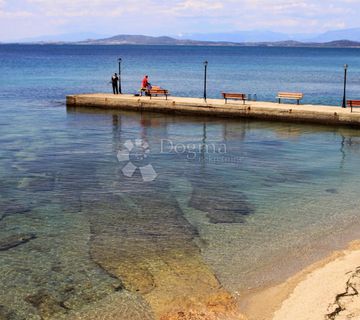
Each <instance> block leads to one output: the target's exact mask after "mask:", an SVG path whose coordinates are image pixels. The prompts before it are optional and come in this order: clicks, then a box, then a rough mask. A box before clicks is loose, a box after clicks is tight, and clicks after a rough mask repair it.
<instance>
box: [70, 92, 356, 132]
mask: <svg viewBox="0 0 360 320" xmlns="http://www.w3.org/2000/svg"><path fill="white" fill-rule="evenodd" d="M66 103H67V105H68V106H73V107H82V106H83V107H94V108H103V109H118V110H134V111H151V112H162V113H173V114H190V115H203V116H204V115H205V116H217V117H231V118H252V119H263V120H277V121H295V122H304V123H321V124H332V125H349V126H358V127H360V108H359V109H354V112H352V113H351V112H350V108H345V109H344V108H341V107H336V106H320V105H296V104H278V103H275V102H263V101H247V102H246V104H245V105H243V103H242V102H238V101H228V103H227V104H225V102H224V100H223V99H208V100H207V102H205V101H204V99H200V98H184V97H169V99H168V100H165V98H163V97H153V98H152V99H150V98H149V97H145V96H144V97H136V96H133V95H126V94H123V95H113V94H102V93H97V94H80V95H70V96H67V97H66Z"/></svg>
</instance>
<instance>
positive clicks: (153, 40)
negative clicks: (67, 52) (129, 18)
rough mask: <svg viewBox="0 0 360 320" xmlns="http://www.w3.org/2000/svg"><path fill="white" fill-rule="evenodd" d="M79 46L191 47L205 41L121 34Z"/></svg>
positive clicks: (89, 41)
mask: <svg viewBox="0 0 360 320" xmlns="http://www.w3.org/2000/svg"><path fill="white" fill-rule="evenodd" d="M78 43H79V44H98V45H111V44H112V45H119V44H134V45H136V44H138V45H193V44H195V45H196V44H204V45H206V44H207V42H205V41H196V40H195V41H194V40H180V39H175V38H171V37H166V36H162V37H151V36H144V35H126V34H121V35H117V36H113V37H110V38H105V39H98V40H96V39H95V40H85V41H80V42H78Z"/></svg>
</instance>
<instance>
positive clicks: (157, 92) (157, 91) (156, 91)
mask: <svg viewBox="0 0 360 320" xmlns="http://www.w3.org/2000/svg"><path fill="white" fill-rule="evenodd" d="M148 94H149V96H150V99H151V97H152V96H155V97H157V96H165V97H166V100H167V98H168V95H169V91H168V90H166V89H162V88H161V87H158V86H153V87H152V88H151V89H150V90H149V91H148Z"/></svg>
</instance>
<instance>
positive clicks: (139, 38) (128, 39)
mask: <svg viewBox="0 0 360 320" xmlns="http://www.w3.org/2000/svg"><path fill="white" fill-rule="evenodd" d="M29 43H30V44H55V45H56V44H73V45H169V46H233V47H235V46H236V47H256V46H261V47H315V48H360V42H358V41H351V40H336V41H329V42H307V41H306V42H302V41H294V40H287V41H266V42H230V41H199V40H190V39H176V38H172V37H168V36H161V37H153V36H145V35H117V36H113V37H109V38H104V39H87V40H83V41H35V42H27V44H29Z"/></svg>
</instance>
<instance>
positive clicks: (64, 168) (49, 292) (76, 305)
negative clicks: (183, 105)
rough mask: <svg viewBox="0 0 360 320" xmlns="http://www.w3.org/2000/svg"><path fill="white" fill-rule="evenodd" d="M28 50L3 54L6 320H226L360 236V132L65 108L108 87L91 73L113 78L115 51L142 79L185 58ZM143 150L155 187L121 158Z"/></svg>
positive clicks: (1, 243)
mask: <svg viewBox="0 0 360 320" xmlns="http://www.w3.org/2000/svg"><path fill="white" fill-rule="evenodd" d="M26 48H27V50H28V51H27V53H26V55H25V54H24V53H20V51H21V50H20V48H19V47H15V49H14V47H10V48H7V49H6V50H5V49H4V47H0V50H3V51H4V50H5V54H1V58H0V59H1V70H0V71H2V72H0V77H1V96H0V99H1V100H0V106H1V111H2V112H1V117H0V146H1V148H0V181H1V182H0V208H1V211H0V274H1V281H0V318H1V317H2V318H4V319H41V318H43V319H62V318H66V319H99V318H100V317H104V318H105V316H108V317H110V318H111V316H112V318H114V319H118V318H119V314H121V316H122V318H123V319H152V318H153V317H159V316H160V315H167V314H168V313H169V312H171V311H172V309H175V310H176V312H178V311H179V310H180V311H182V310H184V309H186V308H199V305H212V306H213V305H215V306H216V307H217V308H218V309H219V307H218V305H220V306H223V305H229V304H230V305H231V303H230V302H229V301H230V300H231V299H232V298H231V296H232V297H235V298H237V297H238V293H239V292H240V293H241V292H243V291H246V290H247V289H248V288H256V287H259V286H264V285H268V284H271V283H274V282H276V281H279V280H281V279H283V278H284V277H286V276H287V275H290V274H291V273H292V272H294V271H296V270H298V269H299V268H301V267H302V266H304V265H306V264H307V263H310V262H312V261H314V260H315V259H317V258H318V257H320V256H321V255H324V254H326V253H327V252H329V251H330V250H332V249H335V248H338V247H341V246H342V245H344V244H345V243H346V241H348V240H351V239H353V238H356V237H358V226H359V221H358V220H359V212H358V208H359V201H360V200H359V198H358V196H357V192H356V190H357V187H358V184H359V181H360V179H359V174H360V173H359V172H360V170H359V166H360V164H359V155H360V133H359V131H358V130H355V129H345V128H337V127H321V126H313V125H312V126H308V125H297V124H286V123H271V122H255V121H254V122H248V121H241V120H239V121H231V120H216V119H201V118H192V117H173V116H165V115H156V114H136V113H128V112H122V113H118V112H100V111H94V110H88V109H78V110H77V109H68V110H67V109H66V108H65V106H64V104H63V101H64V95H65V94H66V93H73V92H74V91H75V92H81V91H99V90H105V88H107V87H106V83H103V84H99V83H100V82H101V77H99V72H97V71H98V70H100V69H102V68H103V69H104V70H102V72H103V74H104V77H105V76H106V74H107V73H108V72H110V71H111V68H110V60H111V61H113V59H114V52H115V51H116V50H119V51H121V50H125V52H127V54H128V56H129V57H132V58H133V59H135V56H138V57H139V56H142V57H143V56H144V55H145V56H146V57H147V58H144V57H143V59H144V60H141V59H140V61H142V62H139V65H137V66H136V68H138V70H139V75H141V70H142V69H143V65H141V63H145V62H144V61H149V62H148V63H149V68H153V69H152V70H154V72H155V71H157V72H159V70H158V69H157V68H155V67H154V66H156V65H157V66H159V65H160V64H161V63H160V60H161V59H162V58H163V57H164V56H165V55H166V56H167V57H168V59H170V58H169V57H173V56H175V53H174V51H176V50H177V49H176V50H175V49H174V48H172V49H171V48H160V53H159V57H160V58H161V59H160V60H159V59H158V58H157V59H154V50H155V49H154V48H148V49H147V53H146V54H145V53H144V52H143V48H133V47H130V48H127V49H126V48H122V47H117V48H116V47H115V48H103V47H100V48H93V49H89V48H84V47H81V48H75V49H74V48H72V47H60V48H59V49H58V51H56V53H55V52H54V50H55V48H57V47H35V48H34V47H30V49H28V47H26ZM230 49H231V50H234V48H230ZM230 49H225V48H215V49H212V48H210V49H208V48H194V49H191V50H190V52H187V51H186V50H185V48H179V49H178V50H180V52H183V54H182V55H181V56H183V58H182V60H187V59H190V57H189V56H191V59H193V60H199V61H201V60H203V54H202V52H203V51H202V50H214V51H215V55H217V56H220V53H219V51H220V52H221V50H225V51H227V50H229V51H231V50H230ZM272 49H273V48H271V49H269V50H270V52H273V51H272ZM14 50H15V51H16V50H17V51H16V52H15V53H14ZM22 50H24V48H22ZM89 50H90V51H89ZM126 50H129V51H130V53H129V52H128V51H126ZM237 50H240V49H237ZM253 50H254V51H253V53H252V54H251V56H252V55H254V56H255V57H256V56H257V54H256V52H257V51H256V50H260V49H256V48H255V49H253ZM261 50H265V49H261ZM276 50H280V49H276ZM308 50H310V51H312V50H313V49H308ZM64 51H65V52H64ZM265 51H266V50H265ZM165 52H167V54H165ZM231 52H232V53H233V51H231ZM262 52H264V51H262ZM320 52H322V51H320ZM324 52H326V54H325V57H322V59H320V60H322V61H323V60H326V59H327V58H328V56H327V55H329V56H330V57H331V59H338V58H336V57H335V56H336V55H335V54H334V52H333V51H331V50H329V52H328V51H327V50H325V51H324ZM335 52H337V54H338V52H342V51H341V50H335ZM345 52H347V53H346V54H348V55H349V56H347V57H346V60H348V59H350V57H352V59H354V63H353V65H355V64H356V61H357V60H356V59H355V56H353V54H354V52H356V51H353V50H349V51H347V50H345ZM85 53H86V54H85ZM185 53H186V54H185ZM124 54H125V53H124ZM148 54H151V56H152V60H155V62H154V64H151V63H150V60H147V59H149V56H148ZM176 54H177V55H179V53H178V52H177V53H176ZM248 54H249V55H250V53H248ZM278 54H280V53H278ZM293 54H295V53H293ZM298 55H301V56H303V55H305V56H306V55H310V53H309V52H307V51H306V50H305V49H300V51H299V52H298V53H297V55H296V56H298ZM271 56H272V54H270V57H271ZM178 57H179V56H178ZM270 57H267V58H266V59H265V60H269V61H271V59H270ZM55 58H56V59H55ZM280 58H281V57H280ZM129 59H130V58H129ZM281 59H285V60H286V59H289V58H288V57H287V58H286V57H282V58H281ZM344 59H345V58H344ZM55 60H57V61H58V64H56V65H55V66H54V61H55ZM209 60H210V59H209ZM295 60H296V59H295ZM4 61H5V62H4ZM74 61H77V62H76V63H75V62H74ZM106 61H107V62H106ZM223 61H225V60H223ZM103 63H104V65H105V64H106V63H108V66H109V70H105V69H106V68H105V67H104V65H102V64H103ZM269 63H270V62H269ZM272 63H274V62H272ZM22 64H24V65H25V66H26V67H24V70H26V72H22V71H21V70H23V69H22V68H21V65H22ZM224 65H226V61H225V62H224ZM53 66H54V67H53ZM89 66H91V67H89ZM101 66H102V67H101ZM88 68H89V69H88ZM91 68H94V69H91ZM134 68H135V67H134ZM164 68H165V67H164ZM224 68H225V67H224ZM327 68H330V66H329V65H327ZM324 69H326V68H324ZM330 69H331V68H330ZM16 70H18V72H17V71H16ZM89 70H92V71H94V75H95V76H94V78H92V77H91V76H89ZM169 70H171V69H169ZM182 70H185V69H182ZM92 71H91V72H92ZM192 71H194V70H192ZM169 72H170V71H169ZM222 72H224V70H222ZM323 72H324V73H326V72H325V71H324V70H323ZM149 73H150V72H149ZM330 73H331V72H330ZM129 74H130V72H129ZM46 75H48V76H49V78H46ZM135 76H136V74H135V73H131V77H134V78H133V80H131V78H128V80H126V81H127V82H125V83H126V85H127V86H130V84H131V81H134V82H135V78H136V77H135ZM98 77H99V78H98ZM129 77H130V75H129ZM45 78H46V79H45ZM89 79H90V81H89ZM85 80H86V81H85ZM49 81H50V83H49ZM104 81H105V80H104ZM85 82H86V83H85ZM262 85H263V86H265V82H264V83H263V84H262ZM16 86H17V87H16ZM71 86H72V87H71ZM188 87H189V86H186V85H184V84H182V85H181V87H179V88H178V89H177V90H179V91H178V92H179V94H184V95H185V94H188V92H187V91H186V88H188ZM309 87H310V85H309ZM321 88H323V90H324V92H325V91H326V90H328V89H327V87H326V85H325V86H322V87H321ZM214 94H215V93H214ZM328 98H329V99H330V98H331V96H328ZM334 101H335V100H334ZM136 139H142V141H146V142H147V143H148V144H149V147H150V153H149V154H147V155H148V157H147V158H146V159H145V160H143V159H141V158H139V157H137V158H135V157H136V156H137V155H138V154H136V153H133V154H130V159H131V160H132V163H134V164H135V165H138V166H140V167H144V166H146V165H151V166H152V168H153V170H154V171H155V173H156V178H155V177H154V176H153V171H149V170H145V171H143V172H142V173H143V176H142V175H141V171H140V170H136V171H135V172H134V174H133V175H132V176H131V177H126V176H125V175H124V172H123V171H122V170H123V169H124V168H125V167H126V165H127V164H128V161H126V160H125V161H121V162H119V161H118V159H117V154H118V152H119V151H121V154H122V155H124V154H125V153H124V152H126V146H129V144H128V141H131V142H132V143H133V144H135V142H136ZM170 146H173V148H172V149H171V148H170ZM175 150H176V151H177V152H175ZM140 151H141V150H140ZM130 153H131V152H130ZM121 160H122V159H121ZM130 173H132V172H129V171H125V174H128V175H131V174H130ZM143 177H145V178H155V179H154V180H153V181H150V182H144V181H143ZM220 284H221V285H222V286H223V287H221V286H220ZM209 297H211V299H210V298H209ZM209 299H210V300H209ZM190 300H191V301H192V302H189V301H190ZM194 301H196V302H197V303H198V304H195V305H196V306H194V305H192V304H191V303H194ZM175 306H176V307H175ZM176 308H180V309H179V310H177V309H176ZM99 314H101V316H99Z"/></svg>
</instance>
